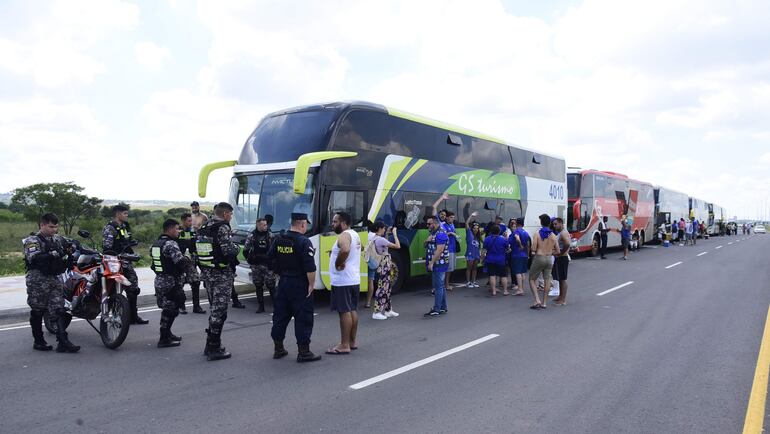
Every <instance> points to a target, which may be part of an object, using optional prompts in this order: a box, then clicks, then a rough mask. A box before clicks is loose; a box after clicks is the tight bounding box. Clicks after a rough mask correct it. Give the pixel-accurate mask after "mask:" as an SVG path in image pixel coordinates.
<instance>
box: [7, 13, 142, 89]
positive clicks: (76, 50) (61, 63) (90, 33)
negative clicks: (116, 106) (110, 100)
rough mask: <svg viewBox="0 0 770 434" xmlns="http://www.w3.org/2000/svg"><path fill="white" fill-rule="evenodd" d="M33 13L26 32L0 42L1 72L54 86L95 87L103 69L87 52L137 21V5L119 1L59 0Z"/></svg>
mask: <svg viewBox="0 0 770 434" xmlns="http://www.w3.org/2000/svg"><path fill="white" fill-rule="evenodd" d="M35 12H36V14H35V16H34V21H33V22H31V23H29V26H27V27H25V29H24V31H22V32H20V33H19V34H15V35H13V38H12V39H9V38H0V58H2V59H3V60H0V68H3V69H6V70H8V71H10V72H12V73H13V74H17V75H20V76H25V77H30V78H32V79H33V80H34V82H35V83H36V84H38V85H40V86H44V87H50V88H53V87H60V86H63V85H71V84H89V83H91V82H92V81H93V80H94V77H95V76H96V75H98V74H101V73H103V72H104V71H105V66H104V64H103V63H102V62H101V61H99V60H97V59H95V58H94V57H93V56H92V55H91V54H89V51H90V50H91V49H92V48H93V47H94V46H95V45H96V44H97V43H98V42H100V41H101V40H103V39H104V38H105V37H107V36H108V35H110V34H112V33H115V32H119V31H121V30H125V29H130V28H132V27H133V26H135V25H136V24H137V23H138V20H139V8H138V6H136V5H135V4H133V3H129V2H125V1H121V0H104V1H101V0H76V1H68V0H66V1H65V0H58V1H54V2H52V3H51V5H50V7H49V8H48V9H45V8H42V7H41V8H40V10H39V11H38V10H36V11H35Z"/></svg>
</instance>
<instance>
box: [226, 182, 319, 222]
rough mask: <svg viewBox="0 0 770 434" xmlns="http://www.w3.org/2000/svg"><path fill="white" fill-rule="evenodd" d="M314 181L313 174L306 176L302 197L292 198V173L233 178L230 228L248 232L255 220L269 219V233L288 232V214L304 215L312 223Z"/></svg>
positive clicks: (289, 215) (297, 195)
mask: <svg viewBox="0 0 770 434" xmlns="http://www.w3.org/2000/svg"><path fill="white" fill-rule="evenodd" d="M313 179H314V176H313V174H312V173H310V174H308V179H307V185H306V186H305V193H304V194H294V190H293V185H294V174H293V173H269V174H253V175H236V176H235V177H233V179H232V181H231V184H230V203H231V204H233V205H234V208H235V210H234V212H233V220H232V221H231V222H230V225H231V226H232V228H233V229H235V230H241V231H251V230H253V229H254V224H255V222H256V220H257V218H258V217H266V216H272V217H273V223H272V225H271V226H270V230H271V231H273V232H278V231H281V230H289V228H290V227H291V213H305V214H307V215H308V217H309V218H311V219H312V209H313ZM268 222H269V218H268ZM311 232H312V230H311V224H310V223H308V233H311Z"/></svg>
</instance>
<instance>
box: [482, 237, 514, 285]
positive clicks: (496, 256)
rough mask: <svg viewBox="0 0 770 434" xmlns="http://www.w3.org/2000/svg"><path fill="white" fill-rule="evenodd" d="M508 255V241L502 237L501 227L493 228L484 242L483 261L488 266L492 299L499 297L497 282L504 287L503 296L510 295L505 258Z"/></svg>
mask: <svg viewBox="0 0 770 434" xmlns="http://www.w3.org/2000/svg"><path fill="white" fill-rule="evenodd" d="M507 254H508V240H506V239H505V237H504V236H502V235H500V226H497V225H495V226H492V233H491V234H489V235H488V236H487V238H486V239H485V240H484V252H483V253H482V260H483V261H484V264H486V266H487V273H488V274H489V285H490V286H491V287H492V297H494V296H496V295H497V281H498V279H500V281H501V282H502V286H503V295H508V276H507V275H506V271H505V256H506V255H507Z"/></svg>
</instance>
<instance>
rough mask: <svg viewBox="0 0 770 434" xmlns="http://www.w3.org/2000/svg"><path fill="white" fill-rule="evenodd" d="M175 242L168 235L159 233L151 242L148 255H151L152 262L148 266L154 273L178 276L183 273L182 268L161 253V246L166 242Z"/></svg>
mask: <svg viewBox="0 0 770 434" xmlns="http://www.w3.org/2000/svg"><path fill="white" fill-rule="evenodd" d="M169 242H171V243H173V242H176V241H174V240H173V239H172V238H170V237H169V236H168V235H161V236H160V238H158V239H157V241H155V243H153V245H152V247H150V256H151V257H152V264H150V268H151V269H152V271H154V272H155V274H167V275H171V276H180V275H182V273H183V269H182V267H181V266H179V265H178V264H175V263H174V261H172V260H171V258H169V257H167V256H164V255H163V246H164V245H165V244H166V243H169Z"/></svg>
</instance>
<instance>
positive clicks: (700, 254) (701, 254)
mask: <svg viewBox="0 0 770 434" xmlns="http://www.w3.org/2000/svg"><path fill="white" fill-rule="evenodd" d="M706 253H708V252H703V253H698V256H703V255H705V254H706Z"/></svg>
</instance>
